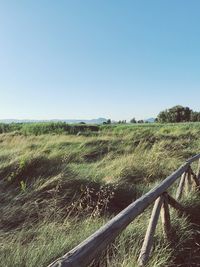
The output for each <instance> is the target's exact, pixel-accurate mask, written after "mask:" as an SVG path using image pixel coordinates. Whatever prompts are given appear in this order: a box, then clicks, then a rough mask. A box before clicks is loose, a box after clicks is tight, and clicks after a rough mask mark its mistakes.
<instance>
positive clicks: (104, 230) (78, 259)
mask: <svg viewBox="0 0 200 267" xmlns="http://www.w3.org/2000/svg"><path fill="white" fill-rule="evenodd" d="M196 160H199V161H198V168H197V172H196V174H195V172H193V170H192V169H191V164H192V163H193V162H194V161H196ZM180 176H181V180H180V183H179V186H178V190H177V194H176V198H177V200H178V199H180V198H181V196H182V194H183V189H184V185H185V184H186V183H187V184H188V190H189V188H190V187H191V181H192V180H191V179H192V178H193V181H194V183H195V186H196V187H197V188H199V186H200V182H199V179H200V154H198V155H196V156H194V157H192V158H190V159H189V160H187V161H186V163H185V164H183V165H182V166H181V167H180V168H178V169H177V170H176V171H175V172H174V173H172V174H171V175H170V176H168V177H167V178H166V179H165V180H164V181H162V182H161V183H160V184H159V185H158V186H156V187H155V188H153V189H152V190H150V191H149V192H148V193H147V194H145V195H143V196H142V197H140V198H139V199H137V200H136V201H134V202H133V203H131V204H130V205H129V206H128V207H127V208H125V209H124V210H123V211H121V212H120V213H119V214H118V215H116V216H115V217H114V218H112V219H111V220H110V221H108V222H107V223H106V224H105V225H104V226H102V227H101V228H100V229H99V230H97V231H96V232H95V233H94V234H92V235H91V236H90V237H88V238H87V239H86V240H84V241H83V242H82V243H80V244H79V245H78V246H76V247H75V248H74V249H72V250H71V251H69V252H68V253H66V254H65V255H64V256H62V257H61V258H59V259H57V260H55V261H54V262H53V263H51V264H50V265H49V266H48V267H86V266H89V264H90V263H91V262H92V261H93V260H94V259H95V258H97V257H98V255H99V254H100V253H101V252H102V251H103V250H104V249H106V247H107V246H108V245H109V244H111V243H112V242H113V241H114V240H115V238H116V237H117V236H118V235H119V234H120V233H121V232H122V231H123V230H124V229H125V228H126V227H127V226H128V225H129V224H130V223H131V222H132V221H133V220H134V219H135V218H136V217H137V216H138V215H140V214H141V213H142V212H143V211H144V210H145V209H146V208H147V207H148V206H149V205H151V204H152V203H154V201H156V202H155V205H154V208H153V212H152V215H151V219H150V222H149V226H148V229H147V233H146V236H145V239H144V243H143V246H142V250H141V253H140V256H139V259H138V265H139V266H144V265H145V264H146V262H147V260H148V258H149V255H150V252H151V250H152V243H153V236H154V232H155V229H156V225H157V221H158V217H159V214H160V211H161V219H162V223H163V232H164V234H165V237H166V238H169V234H170V228H171V223H170V214H169V206H172V207H173V208H175V209H177V210H178V211H179V212H181V213H182V212H184V211H185V210H184V207H183V206H182V205H181V204H180V203H178V202H177V201H176V200H175V199H174V198H173V197H172V196H170V195H169V194H168V193H167V189H168V188H169V187H170V186H171V185H172V184H173V183H174V182H175V181H176V180H177V179H178V178H179V177H180Z"/></svg>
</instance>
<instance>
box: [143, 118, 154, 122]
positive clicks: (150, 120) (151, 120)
mask: <svg viewBox="0 0 200 267" xmlns="http://www.w3.org/2000/svg"><path fill="white" fill-rule="evenodd" d="M145 121H146V122H152V123H153V122H155V118H149V119H147V120H145Z"/></svg>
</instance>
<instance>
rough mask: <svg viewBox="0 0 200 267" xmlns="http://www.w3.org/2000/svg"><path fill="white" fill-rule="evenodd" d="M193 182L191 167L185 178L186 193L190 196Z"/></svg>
mask: <svg viewBox="0 0 200 267" xmlns="http://www.w3.org/2000/svg"><path fill="white" fill-rule="evenodd" d="M191 186H192V180H191V167H189V168H188V172H187V175H186V177H185V193H186V194H188V193H189V192H190V191H191Z"/></svg>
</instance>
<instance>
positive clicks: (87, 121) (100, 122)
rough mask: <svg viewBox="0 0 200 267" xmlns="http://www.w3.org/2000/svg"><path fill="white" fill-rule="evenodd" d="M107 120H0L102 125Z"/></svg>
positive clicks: (6, 121) (1, 121) (4, 121)
mask: <svg viewBox="0 0 200 267" xmlns="http://www.w3.org/2000/svg"><path fill="white" fill-rule="evenodd" d="M106 121H107V119H105V118H98V119H91V120H78V119H76V120H73V119H71V120H70V119H66V120H59V119H54V120H18V119H3V120H0V123H31V122H66V123H80V122H84V123H87V124H102V123H103V122H106Z"/></svg>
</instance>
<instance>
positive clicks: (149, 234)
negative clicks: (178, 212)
mask: <svg viewBox="0 0 200 267" xmlns="http://www.w3.org/2000/svg"><path fill="white" fill-rule="evenodd" d="M162 204H163V196H162V195H161V196H160V197H159V198H157V200H156V201H155V204H154V207H153V211H152V214H151V218H150V221H149V225H148V228H147V231H146V235H145V238H144V242H143V245H142V249H141V252H140V256H139V258H138V264H139V266H144V265H145V264H146V262H147V260H148V258H149V255H150V253H151V249H152V245H153V236H154V233H155V230H156V225H157V222H158V218H159V215H160V210H161V207H162Z"/></svg>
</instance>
